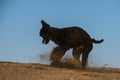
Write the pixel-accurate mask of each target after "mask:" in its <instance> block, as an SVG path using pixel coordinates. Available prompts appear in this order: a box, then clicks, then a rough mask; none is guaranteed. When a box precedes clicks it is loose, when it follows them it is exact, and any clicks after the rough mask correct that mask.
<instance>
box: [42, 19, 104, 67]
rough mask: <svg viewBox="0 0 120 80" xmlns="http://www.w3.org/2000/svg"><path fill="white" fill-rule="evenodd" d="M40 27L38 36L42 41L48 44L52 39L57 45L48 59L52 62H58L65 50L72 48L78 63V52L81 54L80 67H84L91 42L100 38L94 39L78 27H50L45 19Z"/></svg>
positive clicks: (90, 48) (91, 45)
mask: <svg viewBox="0 0 120 80" xmlns="http://www.w3.org/2000/svg"><path fill="white" fill-rule="evenodd" d="M41 24H42V29H41V30H40V36H41V37H42V38H43V41H42V43H43V44H48V42H49V41H50V40H52V41H53V42H54V43H55V44H57V45H58V46H57V47H55V48H54V49H53V51H52V53H51V56H50V60H51V61H52V63H54V62H59V61H60V59H61V58H62V57H63V56H64V54H65V52H66V51H67V50H69V49H70V48H73V53H72V54H73V58H74V60H75V61H77V62H79V63H80V60H79V58H80V54H82V64H81V65H82V69H84V68H85V67H86V62H87V58H88V55H89V53H90V51H91V50H92V48H93V43H101V42H103V39H101V40H99V41H98V40H95V39H92V38H91V37H90V35H89V34H88V33H87V32H86V31H85V30H83V29H82V28H80V27H77V26H73V27H68V28H61V29H60V28H55V27H51V26H50V25H49V24H47V23H46V22H45V21H43V20H42V21H41Z"/></svg>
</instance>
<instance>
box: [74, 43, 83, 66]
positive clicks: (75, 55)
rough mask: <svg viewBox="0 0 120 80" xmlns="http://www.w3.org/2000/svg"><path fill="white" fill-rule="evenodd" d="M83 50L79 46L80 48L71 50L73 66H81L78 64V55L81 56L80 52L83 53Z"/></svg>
mask: <svg viewBox="0 0 120 80" xmlns="http://www.w3.org/2000/svg"><path fill="white" fill-rule="evenodd" d="M83 48H84V46H82V45H81V46H80V47H77V48H73V53H72V55H73V64H74V65H75V66H76V67H80V65H81V62H80V55H81V54H82V51H83Z"/></svg>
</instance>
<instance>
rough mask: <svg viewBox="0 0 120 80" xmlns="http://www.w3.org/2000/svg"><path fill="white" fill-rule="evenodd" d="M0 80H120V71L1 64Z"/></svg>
mask: <svg viewBox="0 0 120 80" xmlns="http://www.w3.org/2000/svg"><path fill="white" fill-rule="evenodd" d="M0 80H120V69H118V68H105V67H101V68H97V67H91V68H90V67H89V68H86V70H81V69H79V68H73V67H67V66H66V67H65V66H63V67H62V66H60V67H59V66H57V67H55V66H50V65H43V64H37V63H36V64H35V63H17V62H16V63H15V62H0Z"/></svg>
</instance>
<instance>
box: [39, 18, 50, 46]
mask: <svg viewBox="0 0 120 80" xmlns="http://www.w3.org/2000/svg"><path fill="white" fill-rule="evenodd" d="M41 24H42V28H41V30H40V36H41V37H42V38H43V40H42V43H43V44H48V43H49V41H50V34H49V28H50V25H49V24H47V23H46V22H45V21H44V20H42V21H41Z"/></svg>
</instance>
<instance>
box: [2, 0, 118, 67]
mask: <svg viewBox="0 0 120 80" xmlns="http://www.w3.org/2000/svg"><path fill="white" fill-rule="evenodd" d="M41 20H45V21H46V22H48V23H49V24H50V25H51V26H55V27H58V28H63V27H69V26H74V25H75V26H80V27H82V28H83V29H84V30H86V31H87V32H88V33H89V34H90V35H91V37H92V38H95V39H98V40H99V39H101V38H103V39H104V40H105V41H104V42H103V43H102V44H94V48H93V50H92V51H91V52H90V56H89V61H90V62H91V63H94V64H96V65H99V66H103V65H104V64H108V65H109V66H112V67H120V62H119V61H120V58H119V57H120V47H119V44H120V42H119V41H120V37H119V35H120V31H119V30H120V1H119V0H51V1H50V0H1V1H0V61H13V62H38V58H39V57H38V55H40V54H46V53H50V51H51V50H52V49H53V47H55V44H54V43H53V42H50V43H49V44H48V45H44V44H42V43H41V42H42V38H40V37H39V30H40V28H41V24H40V21H41ZM68 53H71V51H69V52H68Z"/></svg>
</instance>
